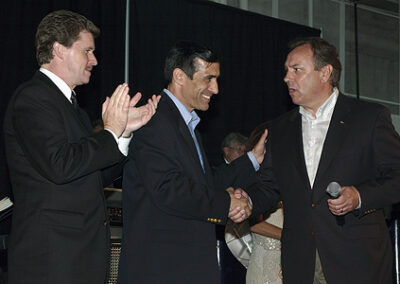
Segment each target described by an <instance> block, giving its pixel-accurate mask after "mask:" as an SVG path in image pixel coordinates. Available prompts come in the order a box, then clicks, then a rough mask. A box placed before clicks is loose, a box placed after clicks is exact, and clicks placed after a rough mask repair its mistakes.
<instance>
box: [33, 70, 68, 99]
mask: <svg viewBox="0 0 400 284" xmlns="http://www.w3.org/2000/svg"><path fill="white" fill-rule="evenodd" d="M39 71H40V72H42V73H43V74H45V75H46V76H47V77H49V79H50V80H51V81H52V82H53V83H54V84H55V85H56V86H57V87H58V88H59V89H60V91H61V92H62V93H63V94H64V96H65V97H66V98H67V99H68V100H69V101H70V102H72V101H71V91H72V90H71V88H70V87H69V86H68V85H67V83H65V82H64V80H63V79H61V78H60V77H58V76H57V75H56V74H54V73H53V72H51V71H49V70H48V69H45V68H43V67H41V68H40V69H39Z"/></svg>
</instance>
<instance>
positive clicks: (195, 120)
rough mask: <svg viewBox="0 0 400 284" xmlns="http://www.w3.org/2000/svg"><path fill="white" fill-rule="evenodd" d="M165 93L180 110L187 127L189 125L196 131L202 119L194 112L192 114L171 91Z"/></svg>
mask: <svg viewBox="0 0 400 284" xmlns="http://www.w3.org/2000/svg"><path fill="white" fill-rule="evenodd" d="M164 92H165V93H166V94H167V95H168V97H170V99H171V100H172V101H173V102H174V104H175V105H176V107H177V108H178V110H179V112H180V114H181V116H182V118H183V120H184V121H185V123H186V125H188V126H189V123H190V124H191V126H192V127H193V129H192V130H194V129H195V128H196V126H197V124H199V122H200V117H199V116H198V115H197V113H196V112H195V111H194V110H193V111H192V112H190V111H189V110H188V109H187V108H186V107H185V105H184V104H183V103H181V101H180V100H179V99H178V98H177V97H175V95H174V94H172V93H171V92H170V91H169V90H167V89H164Z"/></svg>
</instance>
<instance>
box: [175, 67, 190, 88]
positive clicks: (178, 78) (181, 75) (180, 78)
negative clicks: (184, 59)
mask: <svg viewBox="0 0 400 284" xmlns="http://www.w3.org/2000/svg"><path fill="white" fill-rule="evenodd" d="M186 79H187V75H186V74H185V72H183V70H182V69H180V68H175V69H174V71H173V72H172V80H173V81H175V83H177V84H178V85H183V82H184V81H185V80H186Z"/></svg>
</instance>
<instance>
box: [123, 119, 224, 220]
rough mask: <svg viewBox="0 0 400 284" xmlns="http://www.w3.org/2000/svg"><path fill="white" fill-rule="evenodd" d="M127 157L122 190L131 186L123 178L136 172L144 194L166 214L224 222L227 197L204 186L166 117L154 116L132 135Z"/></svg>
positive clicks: (175, 130)
mask: <svg viewBox="0 0 400 284" xmlns="http://www.w3.org/2000/svg"><path fill="white" fill-rule="evenodd" d="M128 157H129V159H130V161H129V162H128V163H127V164H126V166H125V168H124V190H129V189H127V188H126V186H125V185H127V186H132V185H130V184H128V183H127V179H126V178H128V179H129V177H131V176H136V175H135V168H136V169H137V172H138V174H139V176H140V179H141V183H142V185H143V187H144V190H145V191H146V194H148V195H149V197H150V199H151V200H152V202H153V203H154V205H155V206H156V207H158V208H159V209H160V210H162V211H164V212H165V213H166V214H169V215H174V216H178V217H181V218H185V219H194V220H200V221H205V222H207V221H209V219H210V216H212V218H215V219H220V220H221V223H224V222H226V218H227V214H228V211H229V206H230V197H229V194H228V193H227V192H225V190H215V189H214V188H211V187H210V186H209V185H208V184H207V183H206V179H205V177H203V176H202V175H203V173H202V172H201V169H200V168H199V165H197V163H195V162H193V159H194V157H193V156H192V155H191V153H190V152H189V151H188V148H187V147H186V144H185V141H182V137H181V135H180V133H179V131H177V129H176V127H175V125H174V124H173V123H171V122H168V118H166V116H161V117H160V114H159V113H156V115H155V116H154V117H153V119H152V120H151V121H150V122H149V124H148V125H146V126H145V127H143V128H142V129H140V130H139V131H138V132H136V133H135V134H134V136H133V139H132V142H131V147H130V150H129V154H128ZM132 182H133V181H132ZM133 190H135V189H134V188H132V191H133ZM136 195H140V193H139V192H137V193H136Z"/></svg>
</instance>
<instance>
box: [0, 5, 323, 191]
mask: <svg viewBox="0 0 400 284" xmlns="http://www.w3.org/2000/svg"><path fill="white" fill-rule="evenodd" d="M57 9H70V10H73V11H76V12H78V13H81V14H83V15H85V16H86V17H88V18H89V19H91V20H92V21H93V22H94V23H95V24H96V25H98V26H99V27H100V28H101V35H100V37H99V38H98V39H96V51H95V54H96V56H97V58H98V60H99V66H97V67H96V68H95V69H94V71H93V73H92V78H91V81H90V83H89V84H88V85H86V86H80V87H78V88H77V93H78V100H79V103H80V105H81V106H82V107H83V108H84V109H85V110H86V111H87V112H88V113H89V115H90V117H91V119H92V120H95V119H97V118H100V116H101V103H102V102H103V100H104V98H105V97H106V96H107V95H110V94H111V93H112V91H113V90H114V88H115V86H116V85H117V84H119V83H121V82H122V81H123V79H124V74H123V72H124V44H125V41H124V33H125V0H102V1H98V0H85V1H81V0H69V1H68V0H17V1H0V43H1V44H0V54H1V59H0V62H1V64H0V74H1V84H2V90H1V95H0V123H1V125H2V123H3V118H4V112H5V109H6V105H7V102H8V100H9V98H10V96H11V95H12V93H13V92H14V90H15V89H16V88H17V86H18V85H19V84H20V83H22V82H24V81H26V80H28V79H29V78H30V77H31V76H32V75H33V73H34V72H35V71H36V70H37V69H38V66H37V63H36V59H35V48H34V36H35V31H36V27H37V25H38V24H39V22H40V20H41V19H42V18H43V17H44V16H45V15H46V14H48V13H49V12H50V11H53V10H57ZM130 15H131V24H130V36H131V42H130V44H131V45H130V46H131V49H130V55H131V57H130V85H131V88H132V92H131V93H134V91H137V90H140V91H143V94H144V96H145V97H148V96H150V95H151V94H153V93H159V92H160V91H161V89H162V88H163V86H164V80H163V64H164V63H163V62H164V59H165V55H166V53H167V51H168V49H169V48H170V47H171V46H172V44H173V43H175V42H176V41H177V40H180V39H187V40H194V41H198V42H201V43H203V44H205V45H208V46H210V47H211V48H213V49H214V50H215V51H217V53H218V54H219V55H220V59H221V78H220V80H219V82H220V93H219V94H218V95H217V96H214V97H213V99H212V101H211V107H210V109H209V110H208V111H207V112H204V113H202V112H200V116H201V117H202V120H203V121H202V123H201V124H200V125H199V128H200V131H202V133H203V138H204V142H205V147H206V151H207V152H208V154H209V157H210V161H211V163H212V164H215V163H217V162H218V161H219V159H220V149H219V145H220V143H221V140H222V138H223V137H224V136H225V135H226V134H227V133H228V132H230V131H239V132H242V133H243V134H245V135H249V133H250V132H251V130H252V129H253V128H254V127H255V126H256V125H258V124H259V123H261V122H263V121H265V120H269V119H271V118H274V117H276V116H278V115H279V114H281V113H283V112H285V111H287V110H288V109H290V108H291V107H292V105H291V102H290V99H289V96H288V95H287V91H286V87H285V85H284V84H283V81H282V78H283V63H284V59H285V56H286V52H287V50H286V46H287V43H288V41H289V40H292V39H294V38H295V37H298V36H303V35H319V31H318V30H315V29H311V28H308V27H304V26H300V25H296V24H291V23H288V22H285V21H282V20H277V19H274V18H270V17H266V16H262V15H259V14H255V13H250V12H245V11H242V10H239V9H235V8H231V7H228V6H224V5H219V4H215V3H212V2H208V1H193V0H192V1H190V0H168V1H165V0H131V11H130ZM1 129H2V128H1ZM2 132H3V131H1V132H0V133H1V134H2ZM0 143H1V144H0V146H1V147H0V186H1V189H2V190H1V191H2V192H4V191H7V190H8V189H9V186H8V178H7V169H6V165H5V157H4V143H3V139H1V142H0Z"/></svg>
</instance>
